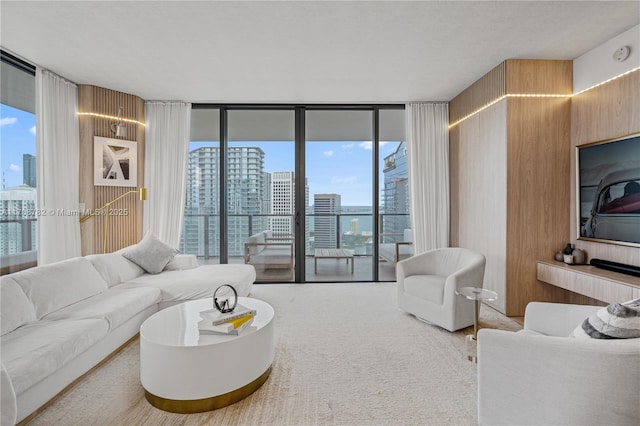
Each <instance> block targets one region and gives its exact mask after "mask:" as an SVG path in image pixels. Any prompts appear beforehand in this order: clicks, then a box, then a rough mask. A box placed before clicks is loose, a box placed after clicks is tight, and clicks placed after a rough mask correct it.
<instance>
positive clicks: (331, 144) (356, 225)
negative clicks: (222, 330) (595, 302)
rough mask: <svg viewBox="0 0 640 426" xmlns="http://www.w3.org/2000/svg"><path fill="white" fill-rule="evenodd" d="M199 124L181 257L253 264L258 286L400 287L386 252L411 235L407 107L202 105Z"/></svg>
mask: <svg viewBox="0 0 640 426" xmlns="http://www.w3.org/2000/svg"><path fill="white" fill-rule="evenodd" d="M191 122H192V131H191V149H190V155H189V168H188V179H187V182H188V183H187V185H188V187H187V200H186V210H185V220H184V224H183V233H182V238H181V246H180V249H181V250H182V251H183V252H185V253H193V254H196V255H198V257H199V259H200V261H201V262H206V263H218V262H220V263H251V262H253V259H255V264H254V266H256V271H257V275H258V278H257V281H258V282H260V281H265V282H274V281H277V282H282V281H292V280H293V281H298V282H302V281H308V282H335V281H372V280H374V281H375V280H394V279H395V264H394V263H388V262H386V261H383V260H379V259H380V258H379V244H380V243H383V242H391V241H398V240H401V238H400V236H399V235H396V234H401V233H402V231H404V229H408V228H410V221H409V219H408V213H407V212H408V207H407V206H408V199H407V198H406V192H407V191H406V185H407V178H406V162H404V163H403V160H402V159H401V158H400V157H401V155H400V154H398V153H404V154H406V150H404V143H403V140H404V110H403V109H402V106H388V107H378V106H341V105H336V106H325V105H280V106H277V105H266V106H265V105H215V106H208V105H196V106H195V107H194V109H193V113H192V120H191ZM393 154H395V155H396V156H397V159H398V160H397V164H398V165H399V167H398V168H397V170H396V171H395V173H392V174H391V175H389V173H390V169H389V168H388V167H385V164H388V163H389V161H390V160H389V158H388V157H389V156H390V155H393ZM405 160H406V157H405ZM403 170H404V172H403ZM392 192H393V195H391V193H392ZM402 194H404V198H403V195H402ZM220 212H223V213H222V214H221V213H220ZM399 230H402V231H399ZM263 234H264V235H263ZM258 237H260V238H261V239H259V241H260V242H259V243H258V244H256V238H258ZM262 237H264V238H266V239H267V240H266V241H265V240H264V239H262ZM265 249H269V250H268V251H266V252H263V250H265ZM278 249H279V250H280V252H279V253H280V255H282V254H283V250H285V251H286V253H287V255H291V256H292V259H291V262H290V263H287V262H286V261H283V259H284V258H285V257H283V256H277V254H278V251H277V250H278ZM331 250H333V251H331ZM335 250H338V251H337V252H336V251H335ZM274 253H275V254H276V255H274ZM267 255H271V256H272V257H268V256H267ZM261 262H262V263H261ZM382 264H384V266H383V265H382Z"/></svg>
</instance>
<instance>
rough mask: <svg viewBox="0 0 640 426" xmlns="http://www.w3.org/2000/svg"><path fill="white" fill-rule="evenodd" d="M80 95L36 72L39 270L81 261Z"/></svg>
mask: <svg viewBox="0 0 640 426" xmlns="http://www.w3.org/2000/svg"><path fill="white" fill-rule="evenodd" d="M77 110H78V89H77V87H76V85H75V84H73V83H70V82H68V81H66V80H65V79H63V78H61V77H59V76H57V75H55V74H53V73H52V72H50V71H47V70H44V69H42V68H39V67H38V68H37V69H36V153H37V155H36V169H37V172H36V179H37V182H36V183H37V185H36V186H37V196H38V200H37V203H38V212H39V213H40V214H39V215H38V264H40V265H44V264H47V263H53V262H57V261H59V260H64V259H68V258H71V257H77V256H80V255H81V253H82V249H81V245H80V222H79V221H78V216H74V215H68V214H67V215H65V214H64V213H63V211H77V210H78V206H79V201H78V200H79V198H80V190H79V185H78V180H79V175H80V172H79V170H78V167H79V161H80V160H79V159H80V133H79V125H78V115H77Z"/></svg>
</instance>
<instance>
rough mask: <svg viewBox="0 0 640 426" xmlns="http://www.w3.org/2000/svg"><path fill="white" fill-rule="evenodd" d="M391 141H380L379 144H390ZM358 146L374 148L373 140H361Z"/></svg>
mask: <svg viewBox="0 0 640 426" xmlns="http://www.w3.org/2000/svg"><path fill="white" fill-rule="evenodd" d="M388 143H389V142H385V141H380V142H379V143H378V146H385V145H386V144H388ZM358 146H359V147H360V148H362V149H373V142H371V141H365V142H360V143H359V144H358Z"/></svg>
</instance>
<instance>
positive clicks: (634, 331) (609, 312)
mask: <svg viewBox="0 0 640 426" xmlns="http://www.w3.org/2000/svg"><path fill="white" fill-rule="evenodd" d="M571 337H585V338H589V337H590V338H592V339H633V338H637V337H640V299H636V300H631V301H629V302H625V303H612V304H610V305H609V306H606V307H604V308H602V309H599V310H598V311H597V312H596V313H595V314H593V315H591V316H590V317H589V318H587V319H585V320H584V321H583V322H582V324H580V325H579V326H578V327H576V329H575V330H574V331H573V333H571Z"/></svg>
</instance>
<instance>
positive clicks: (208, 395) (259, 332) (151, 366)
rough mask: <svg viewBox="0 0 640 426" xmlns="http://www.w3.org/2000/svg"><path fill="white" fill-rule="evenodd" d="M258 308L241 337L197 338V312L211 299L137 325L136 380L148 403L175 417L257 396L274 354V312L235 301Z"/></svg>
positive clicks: (242, 299)
mask: <svg viewBox="0 0 640 426" xmlns="http://www.w3.org/2000/svg"><path fill="white" fill-rule="evenodd" d="M238 302H239V303H241V304H242V305H244V306H246V307H248V308H250V309H255V310H256V312H257V313H256V316H255V318H254V320H253V323H252V324H251V326H249V327H247V328H246V329H245V330H243V331H242V332H241V333H240V335H238V336H233V335H231V336H230V335H211V334H200V332H199V331H198V322H199V321H200V320H201V319H202V318H201V317H200V314H199V313H200V312H202V311H206V310H209V309H212V308H213V299H212V298H207V299H201V300H194V301H189V302H185V303H182V304H179V305H175V306H171V307H169V308H166V309H163V310H162V311H160V312H157V313H155V314H153V315H152V316H150V317H149V318H147V319H146V321H145V322H143V323H142V326H140V381H141V382H142V387H143V388H144V390H145V396H146V398H147V401H149V403H151V405H153V406H154V407H157V408H160V409H161V410H165V411H170V412H173V413H199V412H203V411H209V410H215V409H218V408H222V407H226V406H227V405H231V404H233V403H234V402H237V401H240V400H241V399H243V398H245V397H247V396H248V395H250V394H251V393H253V392H255V391H256V390H257V389H258V388H259V387H260V386H261V385H262V384H263V383H264V382H265V381H266V380H267V377H269V373H270V372H271V364H272V363H273V358H274V355H275V340H274V325H273V316H274V312H273V308H272V307H271V306H270V305H269V304H268V303H266V302H263V301H261V300H257V299H251V298H247V297H240V298H238Z"/></svg>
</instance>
